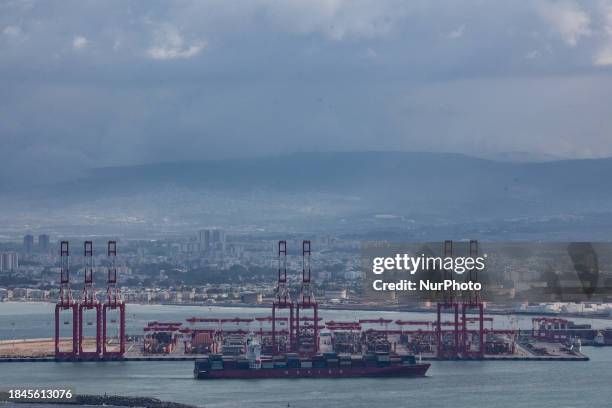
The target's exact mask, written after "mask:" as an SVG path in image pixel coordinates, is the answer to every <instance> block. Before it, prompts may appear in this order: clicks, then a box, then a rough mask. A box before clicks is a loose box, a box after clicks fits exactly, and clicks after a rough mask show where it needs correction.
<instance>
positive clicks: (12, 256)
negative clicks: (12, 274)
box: [0, 252, 19, 271]
mask: <svg viewBox="0 0 612 408" xmlns="http://www.w3.org/2000/svg"><path fill="white" fill-rule="evenodd" d="M17 268H19V255H17V252H0V271H13V270H15V269H17Z"/></svg>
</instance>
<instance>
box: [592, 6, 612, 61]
mask: <svg viewBox="0 0 612 408" xmlns="http://www.w3.org/2000/svg"><path fill="white" fill-rule="evenodd" d="M602 8H603V10H602V12H601V13H600V14H601V15H603V17H604V27H603V30H604V34H603V35H604V37H605V38H606V44H604V45H603V46H602V47H601V48H600V49H599V50H598V51H597V53H596V54H595V57H594V58H593V65H595V66H599V67H603V66H610V65H612V4H603V7H602Z"/></svg>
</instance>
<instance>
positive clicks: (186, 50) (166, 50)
mask: <svg viewBox="0 0 612 408" xmlns="http://www.w3.org/2000/svg"><path fill="white" fill-rule="evenodd" d="M154 37H155V44H154V45H152V46H151V47H149V49H147V52H146V54H147V56H148V57H149V58H152V59H157V60H171V59H187V58H192V57H195V56H196V55H198V54H199V53H200V52H201V51H202V50H203V49H204V48H205V47H206V42H205V41H202V40H195V41H193V42H192V43H191V44H186V42H185V40H184V38H183V36H182V35H181V33H180V32H179V30H178V29H177V28H176V27H175V26H173V25H172V24H162V25H161V26H160V27H159V28H158V29H156V30H155V34H154Z"/></svg>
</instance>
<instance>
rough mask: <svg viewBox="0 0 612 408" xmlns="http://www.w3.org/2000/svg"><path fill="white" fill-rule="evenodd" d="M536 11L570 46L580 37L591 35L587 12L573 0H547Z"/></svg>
mask: <svg viewBox="0 0 612 408" xmlns="http://www.w3.org/2000/svg"><path fill="white" fill-rule="evenodd" d="M538 11H539V13H540V15H541V16H542V18H544V20H546V21H547V22H548V24H549V25H550V26H551V27H552V28H553V29H554V30H555V31H556V32H557V33H558V34H559V35H560V36H561V38H562V39H563V41H564V42H565V43H566V44H567V45H568V46H570V47H575V46H576V45H577V44H578V41H579V40H580V38H581V37H588V36H590V35H591V18H590V16H589V14H588V13H587V12H586V11H584V10H583V9H582V8H581V7H580V6H579V5H578V4H577V3H575V2H573V1H569V0H567V1H547V2H545V3H542V4H541V5H540V7H539V9H538Z"/></svg>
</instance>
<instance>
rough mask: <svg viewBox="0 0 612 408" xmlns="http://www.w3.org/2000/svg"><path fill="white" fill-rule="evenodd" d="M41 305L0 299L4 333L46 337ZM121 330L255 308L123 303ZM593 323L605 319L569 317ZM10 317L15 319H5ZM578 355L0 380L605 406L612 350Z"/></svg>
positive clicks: (214, 395)
mask: <svg viewBox="0 0 612 408" xmlns="http://www.w3.org/2000/svg"><path fill="white" fill-rule="evenodd" d="M52 306H53V305H51V304H44V303H3V304H0V337H1V338H2V339H12V338H13V336H16V337H17V338H20V337H21V338H23V337H28V338H35V337H50V336H51V330H52V326H51V325H49V324H45V323H44V322H47V321H49V320H50V319H49V315H50V314H49V313H50V311H51V308H52ZM128 311H129V312H128V315H129V317H130V318H129V319H128V320H129V321H128V323H129V324H128V328H129V330H128V332H130V333H133V332H134V331H135V330H137V329H138V328H142V327H143V326H144V323H145V322H146V321H147V320H150V319H152V318H153V317H154V316H155V318H157V319H158V320H165V319H168V320H184V319H185V318H186V317H189V316H192V315H198V316H202V315H206V314H210V315H215V316H219V315H225V316H241V315H260V314H261V315H263V314H265V313H266V311H264V310H262V309H258V308H224V307H213V308H208V307H195V306H193V307H192V306H158V305H129V307H128ZM323 313H324V315H325V317H326V318H330V319H331V318H337V319H340V318H350V317H356V316H358V317H360V316H366V315H373V314H375V315H381V314H384V315H387V314H389V315H394V317H397V318H409V317H412V316H417V315H418V316H421V317H425V316H427V315H426V314H422V313H418V314H417V313H399V312H397V313H396V312H367V311H335V310H334V311H331V310H325V311H323ZM495 320H496V322H497V323H496V324H498V325H502V326H503V325H508V324H517V325H518V326H519V327H520V328H523V329H527V328H529V327H530V320H531V319H530V317H527V316H522V317H518V318H516V319H512V318H510V317H507V316H497V317H496V319H495ZM575 320H576V321H584V322H588V323H590V324H592V325H593V326H594V327H605V326H608V325H609V323H610V321H608V320H598V319H575ZM12 323H14V325H13V324H12ZM584 353H585V354H586V355H588V356H589V357H590V361H586V362H538V361H508V362H499V361H469V362H466V361H444V362H442V361H440V362H438V361H436V362H433V363H432V367H431V369H430V371H429V372H428V375H427V377H426V378H414V379H405V378H386V379H371V378H363V379H333V380H330V379H312V380H307V379H283V380H215V381H196V380H194V379H193V375H192V370H193V363H192V362H188V361H187V362H90V363H67V362H64V363H2V364H0V384H2V387H3V388H11V387H16V388H24V387H30V388H31V387H45V388H48V387H52V388H53V387H54V388H58V387H70V388H73V389H74V390H75V391H76V392H78V393H96V394H104V393H108V394H120V395H132V396H142V395H146V396H150V397H156V398H159V399H162V400H168V401H175V402H182V403H187V404H196V405H202V406H206V407H219V408H220V407H286V406H287V404H290V406H291V407H312V406H313V403H316V406H319V407H344V406H351V407H356V408H360V407H376V406H396V407H402V406H411V407H420V406H424V407H425V406H427V407H436V406H456V407H473V406H481V405H482V404H483V403H486V404H487V405H488V406H492V407H534V406H537V407H555V408H564V407H566V408H571V407H584V406H607V404H608V403H609V398H610V393H609V384H610V383H612V370H610V365H611V364H612V348H607V347H603V348H592V347H585V348H584Z"/></svg>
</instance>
